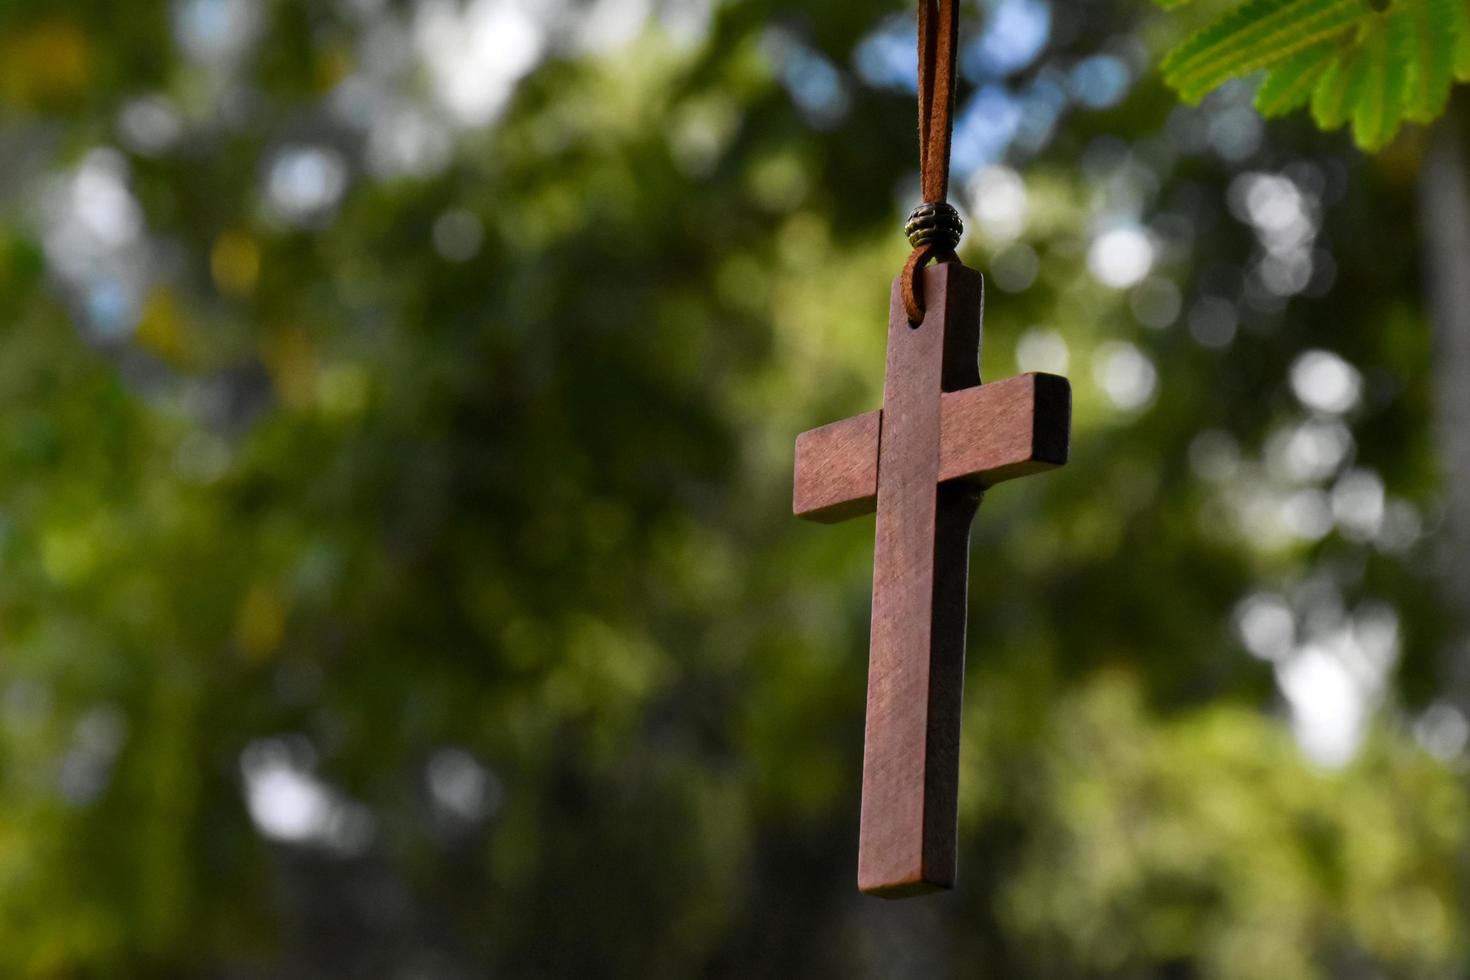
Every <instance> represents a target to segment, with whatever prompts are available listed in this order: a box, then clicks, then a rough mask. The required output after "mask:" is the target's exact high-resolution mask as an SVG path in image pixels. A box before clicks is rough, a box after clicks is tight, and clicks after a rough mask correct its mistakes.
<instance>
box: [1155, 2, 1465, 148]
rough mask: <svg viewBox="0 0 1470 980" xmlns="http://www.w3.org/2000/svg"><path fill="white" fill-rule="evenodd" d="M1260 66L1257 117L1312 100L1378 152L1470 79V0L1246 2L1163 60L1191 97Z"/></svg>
mask: <svg viewBox="0 0 1470 980" xmlns="http://www.w3.org/2000/svg"><path fill="white" fill-rule="evenodd" d="M1188 2H1189V0H1160V5H1161V6H1164V7H1166V8H1175V7H1179V6H1182V5H1183V4H1184V3H1188ZM1260 71H1264V72H1265V78H1264V80H1263V81H1262V83H1261V86H1260V88H1259V89H1258V90H1257V92H1256V103H1255V104H1256V108H1257V109H1258V110H1260V112H1261V114H1262V115H1264V116H1267V117H1275V116H1281V115H1285V114H1286V113H1288V112H1291V111H1293V110H1295V109H1299V108H1302V107H1305V106H1310V107H1311V111H1312V117H1313V118H1314V119H1315V120H1316V122H1317V125H1318V126H1320V127H1322V128H1323V129H1337V128H1338V127H1340V126H1342V125H1343V124H1345V123H1351V124H1352V131H1353V138H1354V139H1355V140H1356V142H1357V144H1358V145H1359V146H1360V147H1362V148H1363V149H1365V150H1378V149H1381V148H1382V147H1384V146H1386V145H1387V144H1388V143H1389V141H1391V140H1392V139H1393V137H1394V136H1395V134H1396V133H1397V132H1398V130H1399V127H1400V126H1401V125H1402V124H1403V123H1404V122H1406V121H1407V122H1417V123H1427V122H1432V121H1433V120H1434V119H1436V118H1437V117H1438V116H1439V115H1440V114H1441V113H1442V112H1443V111H1444V108H1445V103H1446V101H1447V100H1448V98H1449V92H1450V86H1451V84H1452V83H1453V81H1455V80H1459V81H1467V80H1470V3H1467V2H1466V0H1391V2H1390V3H1388V4H1387V6H1386V7H1384V8H1383V9H1375V7H1374V6H1373V5H1372V4H1370V3H1368V2H1366V0H1247V2H1246V3H1243V4H1241V5H1239V6H1237V7H1234V8H1232V9H1231V10H1229V11H1227V12H1225V13H1224V14H1222V15H1221V16H1219V17H1217V18H1216V19H1214V20H1213V21H1211V22H1210V23H1209V24H1207V25H1206V26H1205V27H1203V28H1201V29H1200V30H1199V31H1197V32H1196V33H1195V34H1193V35H1192V36H1190V37H1189V38H1187V39H1186V40H1184V41H1183V42H1182V43H1180V44H1178V45H1177V46H1176V47H1175V48H1174V49H1173V50H1172V51H1170V52H1169V54H1168V55H1167V56H1166V57H1165V59H1164V62H1163V73H1164V79H1165V81H1166V82H1168V83H1169V85H1170V86H1172V87H1173V88H1174V89H1175V90H1176V91H1177V92H1178V93H1179V95H1180V97H1181V98H1183V99H1184V100H1185V101H1186V102H1189V103H1197V102H1198V101H1199V100H1200V99H1202V98H1204V97H1205V96H1206V95H1207V94H1209V93H1210V92H1211V91H1213V90H1214V89H1216V88H1218V87H1219V86H1220V85H1222V84H1224V83H1225V82H1227V81H1229V80H1230V79H1232V78H1239V77H1243V76H1246V75H1250V74H1253V73H1255V72H1260Z"/></svg>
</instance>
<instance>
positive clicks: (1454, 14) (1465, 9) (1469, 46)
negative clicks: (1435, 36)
mask: <svg viewBox="0 0 1470 980" xmlns="http://www.w3.org/2000/svg"><path fill="white" fill-rule="evenodd" d="M1450 17H1451V21H1450V33H1451V34H1452V35H1454V38H1455V77H1456V78H1457V79H1459V80H1460V81H1462V82H1470V0H1456V2H1455V3H1454V4H1453V5H1452V6H1451V8H1450Z"/></svg>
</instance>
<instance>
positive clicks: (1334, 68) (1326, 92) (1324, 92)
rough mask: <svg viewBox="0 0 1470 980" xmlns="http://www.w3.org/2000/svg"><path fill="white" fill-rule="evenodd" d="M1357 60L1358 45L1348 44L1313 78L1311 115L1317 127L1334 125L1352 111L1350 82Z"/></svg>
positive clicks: (1323, 127) (1339, 124)
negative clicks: (1317, 76)
mask: <svg viewBox="0 0 1470 980" xmlns="http://www.w3.org/2000/svg"><path fill="white" fill-rule="evenodd" d="M1361 60H1362V53H1361V51H1360V49H1358V48H1357V47H1350V48H1348V49H1347V50H1346V51H1344V52H1343V54H1342V56H1341V57H1340V58H1338V59H1337V60H1336V61H1334V62H1332V63H1331V64H1329V65H1328V66H1327V70H1326V71H1324V72H1323V73H1322V77H1321V78H1320V79H1319V80H1318V81H1317V87H1316V88H1315V89H1313V91H1312V118H1313V119H1315V120H1316V122H1317V125H1318V126H1319V127H1320V128H1322V129H1336V128H1338V127H1339V126H1341V125H1342V124H1343V123H1345V122H1347V121H1348V117H1349V116H1351V115H1352V112H1353V107H1352V102H1351V101H1350V99H1351V96H1352V94H1353V93H1352V90H1351V85H1352V80H1353V76H1354V73H1355V72H1356V70H1357V65H1358V62H1359V61H1361Z"/></svg>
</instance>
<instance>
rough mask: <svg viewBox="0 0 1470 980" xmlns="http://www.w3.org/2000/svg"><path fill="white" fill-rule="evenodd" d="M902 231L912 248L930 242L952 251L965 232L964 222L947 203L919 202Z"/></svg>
mask: <svg viewBox="0 0 1470 980" xmlns="http://www.w3.org/2000/svg"><path fill="white" fill-rule="evenodd" d="M903 233H904V234H905V235H907V236H909V244H910V245H912V246H913V247H914V248H921V247H923V246H925V245H928V244H931V243H932V244H934V245H937V246H939V247H940V248H941V250H943V251H949V252H953V251H954V250H955V247H956V246H957V245H959V243H960V236H962V235H963V234H964V233H965V223H964V221H962V220H960V213H959V212H958V211H956V210H955V209H954V208H953V207H951V206H950V205H949V204H945V203H943V202H941V203H939V204H920V205H919V206H918V207H916V208H914V211H913V213H912V214H910V215H909V220H908V223H907V224H905V225H904V227H903Z"/></svg>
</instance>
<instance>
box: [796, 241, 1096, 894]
mask: <svg viewBox="0 0 1470 980" xmlns="http://www.w3.org/2000/svg"><path fill="white" fill-rule="evenodd" d="M923 275H924V294H925V297H926V304H925V305H926V313H925V317H924V320H923V322H922V323H920V324H917V325H914V326H911V325H910V324H909V322H908V317H907V314H906V313H905V311H904V306H903V302H902V298H901V293H900V285H901V284H895V287H894V293H893V300H892V305H891V310H890V314H889V328H888V363H887V374H886V376H885V379H884V391H883V409H882V411H881V413H878V412H874V413H869V414H868V415H864V416H857V417H855V418H852V419H847V420H845V421H843V422H837V423H833V424H832V425H828V426H823V427H822V428H820V429H814V430H812V431H810V432H806V433H803V434H802V435H801V436H800V437H799V438H798V440H797V449H796V456H797V460H796V462H797V468H796V481H795V488H794V493H793V508H794V510H795V511H796V513H797V514H798V515H799V516H803V517H808V518H810V519H813V520H818V521H833V520H842V519H845V518H846V517H850V516H854V515H856V514H860V513H865V512H867V511H868V510H870V509H872V508H873V507H874V506H876V510H877V521H876V535H875V542H874V550H873V620H872V641H871V649H870V654H869V667H868V713H867V727H866V742H865V749H864V754H863V802H862V829H861V834H860V840H859V854H858V887H859V888H860V889H861V890H862V891H864V892H867V893H869V894H873V895H880V896H883V897H887V898H900V897H904V896H907V895H916V894H922V893H923V892H927V891H933V890H935V889H941V888H949V887H952V886H953V883H954V877H955V850H956V848H955V839H956V822H957V800H958V784H959V742H960V706H961V694H962V691H963V684H964V658H965V607H966V598H967V591H968V590H967V579H968V570H969V569H968V554H969V531H970V523H971V520H972V519H973V517H974V515H975V512H976V509H977V507H978V506H979V503H980V497H981V494H982V492H983V490H984V488H985V487H988V486H991V485H993V484H995V483H998V482H1000V481H1001V480H1006V479H1011V478H1014V477H1017V476H1023V475H1026V474H1029V473H1034V472H1040V471H1042V470H1045V469H1050V468H1053V467H1056V466H1060V465H1062V464H1063V463H1065V462H1066V458H1067V442H1068V430H1069V427H1070V419H1071V389H1070V386H1068V384H1067V382H1066V380H1065V379H1063V378H1058V377H1055V376H1052V375H1026V376H1022V377H1020V378H1012V379H1008V380H1007V381H1004V382H1000V383H997V384H994V385H986V386H983V387H982V386H980V375H979V367H978V364H979V357H978V353H979V345H980V313H981V303H982V286H981V278H980V274H979V273H977V272H974V271H973V270H970V269H967V268H965V267H964V266H962V265H960V264H959V263H946V264H942V265H938V266H934V267H932V268H929V269H927V270H925V271H924V273H923Z"/></svg>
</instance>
